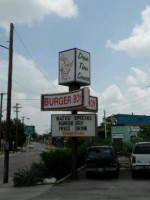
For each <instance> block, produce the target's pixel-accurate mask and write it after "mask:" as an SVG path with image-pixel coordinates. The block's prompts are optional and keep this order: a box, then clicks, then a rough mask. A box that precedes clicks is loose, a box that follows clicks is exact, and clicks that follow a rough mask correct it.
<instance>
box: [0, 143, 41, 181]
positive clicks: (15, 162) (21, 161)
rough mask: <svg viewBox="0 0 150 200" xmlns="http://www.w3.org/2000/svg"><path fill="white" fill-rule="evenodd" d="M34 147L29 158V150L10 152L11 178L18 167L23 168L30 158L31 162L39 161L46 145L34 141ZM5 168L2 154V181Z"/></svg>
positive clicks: (0, 168)
mask: <svg viewBox="0 0 150 200" xmlns="http://www.w3.org/2000/svg"><path fill="white" fill-rule="evenodd" d="M32 144H33V149H30V150H29V159H27V152H26V150H25V151H24V152H17V153H14V154H12V153H10V156H9V178H11V177H12V175H13V174H14V172H15V171H16V170H17V169H20V168H23V167H25V166H26V164H27V160H29V162H28V163H29V164H31V163H33V162H38V161H39V160H40V156H39V155H40V153H41V152H42V150H43V148H44V145H43V144H40V143H36V142H33V143H32ZM3 169H4V156H2V155H1V156H0V183H2V181H3Z"/></svg>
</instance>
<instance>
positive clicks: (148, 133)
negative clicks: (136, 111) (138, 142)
mask: <svg viewBox="0 0 150 200" xmlns="http://www.w3.org/2000/svg"><path fill="white" fill-rule="evenodd" d="M138 136H139V137H140V138H141V139H142V140H144V141H150V125H144V126H141V127H140V132H139V134H138Z"/></svg>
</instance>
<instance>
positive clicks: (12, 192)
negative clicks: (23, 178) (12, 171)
mask: <svg viewBox="0 0 150 200" xmlns="http://www.w3.org/2000/svg"><path fill="white" fill-rule="evenodd" d="M51 187H52V185H38V186H32V187H21V188H18V187H13V183H12V181H10V182H9V183H6V184H0V200H8V199H11V200H29V199H32V198H35V197H38V196H39V195H41V194H43V193H45V192H46V191H48V190H49V189H50V188H51Z"/></svg>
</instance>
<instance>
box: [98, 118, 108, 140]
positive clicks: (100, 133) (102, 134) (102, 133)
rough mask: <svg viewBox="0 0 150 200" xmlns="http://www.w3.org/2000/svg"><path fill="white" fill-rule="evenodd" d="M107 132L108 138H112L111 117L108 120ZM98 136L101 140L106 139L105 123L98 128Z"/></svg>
mask: <svg viewBox="0 0 150 200" xmlns="http://www.w3.org/2000/svg"><path fill="white" fill-rule="evenodd" d="M106 131H107V136H108V137H110V136H111V117H107V118H106ZM98 136H99V137H101V138H105V121H104V120H103V122H102V123H101V124H100V126H98Z"/></svg>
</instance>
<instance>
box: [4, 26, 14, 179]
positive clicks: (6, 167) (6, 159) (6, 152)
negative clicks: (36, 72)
mask: <svg viewBox="0 0 150 200" xmlns="http://www.w3.org/2000/svg"><path fill="white" fill-rule="evenodd" d="M13 29H14V26H13V23H11V24H10V39H9V67H8V88H7V94H8V95H7V114H6V134H5V150H4V176H3V183H8V179H9V178H8V176H9V175H8V174H9V134H10V116H11V90H12V69H13Z"/></svg>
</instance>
